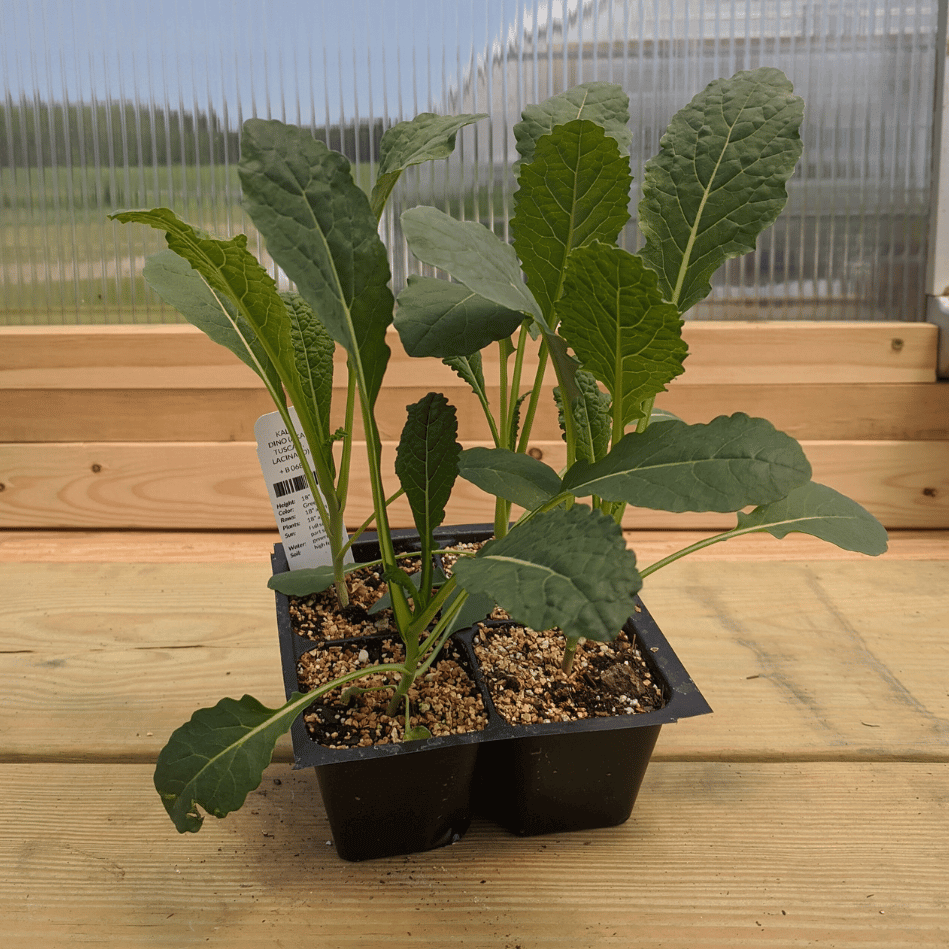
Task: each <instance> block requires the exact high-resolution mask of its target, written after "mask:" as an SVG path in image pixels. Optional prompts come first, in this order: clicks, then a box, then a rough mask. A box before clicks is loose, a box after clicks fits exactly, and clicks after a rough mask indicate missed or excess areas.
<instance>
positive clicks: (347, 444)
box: [336, 372, 356, 552]
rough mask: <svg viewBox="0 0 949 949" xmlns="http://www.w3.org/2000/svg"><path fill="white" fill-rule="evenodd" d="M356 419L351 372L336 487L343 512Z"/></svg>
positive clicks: (353, 381)
mask: <svg viewBox="0 0 949 949" xmlns="http://www.w3.org/2000/svg"><path fill="white" fill-rule="evenodd" d="M355 417H356V376H355V374H354V373H352V372H351V373H349V380H348V385H347V387H346V417H345V420H344V422H343V431H344V432H345V433H346V434H345V435H344V436H343V451H342V453H341V455H340V459H339V481H338V483H337V487H336V495H337V497H338V498H339V506H340V508H341V509H343V510H345V509H346V498H347V497H348V495H349V472H350V468H351V466H352V455H353V421H354V419H355ZM347 546H348V545H347ZM344 552H345V551H344Z"/></svg>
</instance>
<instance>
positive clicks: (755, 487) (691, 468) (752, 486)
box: [563, 412, 811, 512]
mask: <svg viewBox="0 0 949 949" xmlns="http://www.w3.org/2000/svg"><path fill="white" fill-rule="evenodd" d="M810 476H811V466H810V464H808V461H807V459H806V458H805V457H804V452H803V451H802V450H801V446H800V445H799V444H798V443H797V442H796V441H795V440H794V439H793V438H791V437H790V436H789V435H785V434H784V433H783V432H779V431H778V430H777V429H776V428H775V427H774V426H773V425H772V424H771V423H770V422H768V421H766V420H765V419H762V418H749V417H748V416H747V415H745V414H743V413H741V412H739V413H736V414H735V415H730V416H728V415H721V416H719V417H718V418H716V419H713V420H712V421H711V422H709V423H707V424H702V425H687V424H686V423H685V422H663V423H662V424H661V425H650V426H649V428H647V429H646V431H645V432H642V433H636V432H631V433H629V434H628V435H625V436H624V437H623V438H621V439H620V440H619V441H618V442H617V443H616V444H615V445H614V446H613V448H612V449H611V450H610V452H609V454H608V455H607V456H606V457H605V458H604V459H603V460H602V461H598V462H595V463H594V464H592V465H591V464H588V463H587V462H584V461H578V462H576V463H575V464H574V465H573V466H572V467H571V468H570V470H569V471H568V472H567V473H566V475H565V476H564V480H563V488H564V490H567V491H570V492H572V493H573V494H575V495H576V496H577V497H587V496H588V495H596V496H597V497H601V498H603V499H604V500H607V501H625V502H626V503H628V504H632V505H634V506H636V507H645V508H651V509H653V510H658V511H674V512H680V511H723V512H724V511H739V510H741V509H742V508H743V507H747V506H748V505H750V504H767V503H769V502H771V501H776V500H777V499H778V498H783V497H785V496H786V495H787V494H788V493H789V492H790V491H793V490H794V488H796V487H799V486H800V485H802V484H804V483H805V482H807V481H808V480H809V479H810Z"/></svg>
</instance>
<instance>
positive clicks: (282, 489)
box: [273, 475, 306, 498]
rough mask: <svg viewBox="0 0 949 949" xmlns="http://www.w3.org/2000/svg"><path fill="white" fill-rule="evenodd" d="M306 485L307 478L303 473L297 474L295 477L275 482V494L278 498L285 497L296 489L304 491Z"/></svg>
mask: <svg viewBox="0 0 949 949" xmlns="http://www.w3.org/2000/svg"><path fill="white" fill-rule="evenodd" d="M305 487H306V478H305V477H304V476H303V475H297V476H296V477H295V478H288V479H287V480H286V481H276V482H274V486H273V490H274V494H276V495H277V497H278V498H284V497H286V496H287V495H288V494H293V493H294V492H295V491H302V490H303V489H304V488H305Z"/></svg>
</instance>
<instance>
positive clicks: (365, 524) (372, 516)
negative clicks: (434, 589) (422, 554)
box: [341, 488, 415, 557]
mask: <svg viewBox="0 0 949 949" xmlns="http://www.w3.org/2000/svg"><path fill="white" fill-rule="evenodd" d="M403 494H405V488H399V490H398V491H396V492H395V493H394V494H390V495H389V497H387V498H386V507H388V506H389V505H390V504H391V503H392V502H393V501H396V500H398V499H399V498H400V497H402V495H403ZM375 519H376V512H375V511H373V512H372V514H370V515H369V517H367V518H366V519H365V520H364V521H363V522H362V523H361V524H360V525H359V527H357V528H356V529H355V530H354V531H353V533H352V536H351V537H350V538H349V540H348V541H347V542H346V543H345V544H344V545H343V549H342V551H341V553H343V554H345V553H346V551H347V550H349V548H350V547H352V545H353V544H355V543H356V541H357V540H359V538H360V536H361V535H362V534H363V533H365V531H367V530H368V529H369V526H370V525H371V524H372V522H373V521H374V520H375ZM396 556H397V557H398V556H399V554H396ZM409 556H415V554H411V555H409Z"/></svg>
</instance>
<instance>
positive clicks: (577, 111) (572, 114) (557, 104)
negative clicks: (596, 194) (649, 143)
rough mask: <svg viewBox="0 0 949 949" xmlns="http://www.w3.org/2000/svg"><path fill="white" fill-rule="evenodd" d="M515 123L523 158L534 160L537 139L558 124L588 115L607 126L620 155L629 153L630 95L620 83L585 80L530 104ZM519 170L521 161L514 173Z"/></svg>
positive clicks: (548, 132)
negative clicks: (542, 100)
mask: <svg viewBox="0 0 949 949" xmlns="http://www.w3.org/2000/svg"><path fill="white" fill-rule="evenodd" d="M521 117H522V118H521V121H520V122H518V123H517V124H516V125H515V126H514V139H515V142H516V145H517V151H518V154H519V155H520V156H521V159H520V161H521V162H528V161H532V160H533V158H534V149H535V148H536V146H537V142H538V141H539V140H540V139H541V138H542V137H543V136H544V135H549V134H550V132H552V131H553V130H554V129H555V128H556V127H557V126H558V125H566V124H567V123H568V122H572V121H574V120H575V119H588V120H589V121H591V122H595V123H596V124H597V125H599V126H601V127H602V128H604V129H605V130H606V134H607V135H609V136H610V138H612V139H615V140H616V143H617V144H618V145H619V151H620V154H621V155H624V156H627V155H629V146H630V143H631V142H632V140H633V134H632V132H630V130H629V127H628V126H629V96H628V95H626V93H625V92H624V91H623V89H622V87H621V86H617V85H615V84H613V83H609V82H585V83H582V84H581V85H579V86H574V87H573V88H571V89H567V90H566V92H561V93H560V94H559V95H556V96H551V97H550V98H549V99H547V100H545V101H544V102H540V103H538V104H536V105H529V106H527V107H526V108H525V109H524V111H523V112H522V113H521ZM519 173H520V162H518V164H516V165H515V166H514V174H515V175H517V174H519Z"/></svg>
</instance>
